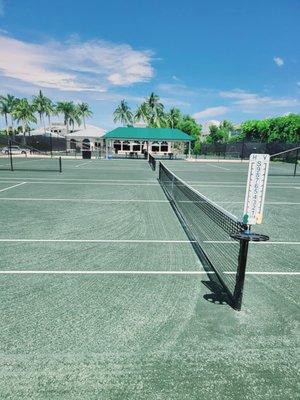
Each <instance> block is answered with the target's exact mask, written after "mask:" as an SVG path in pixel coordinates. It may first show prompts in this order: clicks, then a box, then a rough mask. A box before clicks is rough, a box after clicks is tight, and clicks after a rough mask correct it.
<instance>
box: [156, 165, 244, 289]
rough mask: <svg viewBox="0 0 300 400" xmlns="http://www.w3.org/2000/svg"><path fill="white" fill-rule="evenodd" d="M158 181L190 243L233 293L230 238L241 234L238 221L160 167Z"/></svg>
mask: <svg viewBox="0 0 300 400" xmlns="http://www.w3.org/2000/svg"><path fill="white" fill-rule="evenodd" d="M159 181H160V184H161V186H162V187H163V189H164V191H165V193H166V195H167V197H168V198H169V200H170V202H171V204H172V205H173V207H174V208H175V209H176V212H177V215H178V216H179V218H180V220H181V222H183V224H184V227H185V230H186V232H188V234H189V237H190V239H192V240H195V241H196V242H197V244H198V245H199V246H200V248H201V252H202V255H203V256H204V257H205V259H206V261H208V262H209V264H210V266H211V267H212V269H213V270H214V271H215V273H216V274H217V275H218V277H219V280H220V282H221V283H222V285H223V286H224V287H225V288H226V289H227V291H229V292H230V294H231V295H233V293H234V289H235V284H236V273H237V268H238V257H239V242H238V241H235V240H233V239H231V237H230V235H231V234H237V233H240V232H243V231H244V226H243V225H242V223H241V222H239V221H238V220H237V218H236V217H235V216H234V215H232V214H230V213H228V212H227V211H226V210H223V209H222V208H221V207H219V206H218V205H217V204H215V203H213V202H212V201H210V200H209V199H207V198H206V197H205V196H204V195H202V194H200V193H199V192H197V191H196V190H194V189H193V188H192V187H190V186H189V185H188V184H186V183H185V182H184V181H182V180H181V179H179V178H178V177H176V176H175V175H174V174H173V173H172V172H171V171H169V170H168V169H167V168H166V167H165V166H164V165H163V164H162V163H160V169H159Z"/></svg>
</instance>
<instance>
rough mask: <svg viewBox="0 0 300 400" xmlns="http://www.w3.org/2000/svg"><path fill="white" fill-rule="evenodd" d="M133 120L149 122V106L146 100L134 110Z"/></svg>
mask: <svg viewBox="0 0 300 400" xmlns="http://www.w3.org/2000/svg"><path fill="white" fill-rule="evenodd" d="M134 121H135V122H140V121H144V122H145V123H146V124H147V125H149V124H150V122H151V121H150V113H149V107H148V104H147V103H146V102H144V103H142V104H141V105H140V106H139V107H138V109H137V110H136V112H135V115H134Z"/></svg>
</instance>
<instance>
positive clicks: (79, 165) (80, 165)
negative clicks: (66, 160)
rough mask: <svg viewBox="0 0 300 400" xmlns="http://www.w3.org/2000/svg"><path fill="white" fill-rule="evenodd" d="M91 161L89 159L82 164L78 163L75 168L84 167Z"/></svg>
mask: <svg viewBox="0 0 300 400" xmlns="http://www.w3.org/2000/svg"><path fill="white" fill-rule="evenodd" d="M90 162H91V161H87V162H85V163H83V164H82V163H81V164H77V165H74V168H78V167H82V166H83V165H87V164H89V163H90Z"/></svg>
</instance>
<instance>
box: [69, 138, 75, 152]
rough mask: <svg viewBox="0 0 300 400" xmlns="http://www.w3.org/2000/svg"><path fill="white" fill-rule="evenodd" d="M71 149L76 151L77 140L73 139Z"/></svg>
mask: <svg viewBox="0 0 300 400" xmlns="http://www.w3.org/2000/svg"><path fill="white" fill-rule="evenodd" d="M70 149H72V150H73V149H76V140H75V139H71V140H70Z"/></svg>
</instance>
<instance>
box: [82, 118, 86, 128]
mask: <svg viewBox="0 0 300 400" xmlns="http://www.w3.org/2000/svg"><path fill="white" fill-rule="evenodd" d="M82 119H83V126H84V129H86V125H85V117H84V116H83V117H82Z"/></svg>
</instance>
